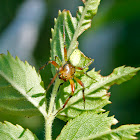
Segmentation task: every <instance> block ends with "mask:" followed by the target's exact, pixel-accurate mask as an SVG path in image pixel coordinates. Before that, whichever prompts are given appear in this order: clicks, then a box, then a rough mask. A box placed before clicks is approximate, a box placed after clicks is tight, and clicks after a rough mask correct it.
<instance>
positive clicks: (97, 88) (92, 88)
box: [55, 55, 140, 121]
mask: <svg viewBox="0 0 140 140" xmlns="http://www.w3.org/2000/svg"><path fill="white" fill-rule="evenodd" d="M75 56H76V55H75ZM85 58H86V57H85ZM75 60H77V59H75ZM80 63H83V64H84V63H85V60H82V59H81V61H80ZM139 70H140V68H133V67H125V66H121V67H118V68H116V69H114V71H113V73H112V74H110V75H109V76H105V77H103V76H101V75H100V74H99V72H96V71H95V69H92V70H91V71H89V72H88V73H87V74H88V75H89V76H90V77H91V78H92V79H91V78H89V77H88V76H87V75H84V74H82V75H81V76H80V77H78V78H80V80H81V81H82V82H83V83H84V86H85V97H86V99H85V109H84V104H83V96H82V87H81V86H80V85H79V84H78V83H77V82H75V86H76V90H75V92H74V96H73V97H72V98H71V99H70V101H69V102H68V103H67V106H66V107H65V108H64V110H63V111H62V112H60V113H59V114H58V116H57V117H58V118H60V119H62V120H64V121H66V120H69V119H70V118H74V117H76V116H77V115H79V114H81V113H82V112H83V111H94V112H102V111H104V110H103V109H102V108H103V107H104V106H105V105H107V104H109V103H110V101H109V97H110V93H108V89H109V88H110V87H111V86H112V85H114V84H121V83H123V82H125V81H127V80H129V79H131V78H132V77H133V76H134V75H135V74H136V72H137V71H139ZM70 94H71V86H70V84H69V82H65V83H64V84H63V85H62V86H61V87H60V89H59V92H58V94H57V97H56V107H55V108H56V110H58V109H60V108H61V107H62V106H63V105H64V103H65V101H66V99H68V97H69V96H70Z"/></svg>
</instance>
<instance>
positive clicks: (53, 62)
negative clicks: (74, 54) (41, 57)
mask: <svg viewBox="0 0 140 140" xmlns="http://www.w3.org/2000/svg"><path fill="white" fill-rule="evenodd" d="M48 64H52V65H54V66H55V67H56V68H59V65H58V64H57V63H56V62H55V61H53V60H51V61H48V62H47V63H46V64H45V65H43V66H42V67H41V68H40V69H39V72H40V70H42V69H43V68H44V67H46V66H47V65H48ZM58 74H59V71H57V73H56V74H55V75H54V77H53V79H52V80H51V82H50V83H49V85H48V87H47V89H46V92H47V91H48V89H49V88H50V86H51V85H52V84H53V82H54V81H55V79H56V77H57V76H58Z"/></svg>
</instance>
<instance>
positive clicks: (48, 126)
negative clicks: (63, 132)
mask: <svg viewBox="0 0 140 140" xmlns="http://www.w3.org/2000/svg"><path fill="white" fill-rule="evenodd" d="M59 85H60V79H59V78H57V79H56V81H55V84H54V87H53V90H52V95H51V99H50V105H49V111H48V115H47V116H46V117H45V138H46V140H52V136H51V134H52V123H53V120H54V118H55V115H54V114H53V112H54V110H53V108H54V105H55V97H56V94H57V91H58V88H59Z"/></svg>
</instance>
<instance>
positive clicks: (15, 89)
mask: <svg viewBox="0 0 140 140" xmlns="http://www.w3.org/2000/svg"><path fill="white" fill-rule="evenodd" d="M42 84H43V83H42V81H41V78H40V76H39V75H38V74H37V73H36V70H35V68H34V67H32V66H30V65H29V64H28V63H27V62H25V63H23V62H22V61H21V60H19V58H18V57H16V59H14V58H13V57H12V56H11V55H10V53H8V54H7V55H4V54H1V55H0V110H1V111H2V112H9V113H12V114H17V115H25V116H33V115H39V111H38V109H39V110H40V111H41V112H42V113H43V112H44V111H45V104H44V105H42V106H40V102H41V101H42V100H43V98H44V97H43V96H41V97H38V98H33V97H32V95H35V94H38V93H45V90H44V88H43V85H42Z"/></svg>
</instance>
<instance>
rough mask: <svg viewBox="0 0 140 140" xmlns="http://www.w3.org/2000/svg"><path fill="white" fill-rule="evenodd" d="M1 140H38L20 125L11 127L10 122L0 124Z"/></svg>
mask: <svg viewBox="0 0 140 140" xmlns="http://www.w3.org/2000/svg"><path fill="white" fill-rule="evenodd" d="M0 139H1V140H38V138H37V137H36V136H35V135H34V134H33V133H32V132H31V131H30V130H28V129H24V128H22V127H21V126H20V125H13V124H11V123H10V122H7V121H5V122H4V123H1V122H0Z"/></svg>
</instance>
